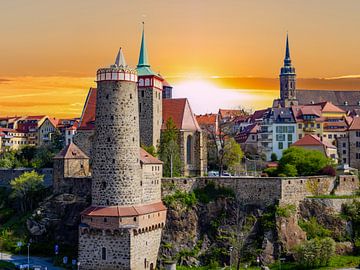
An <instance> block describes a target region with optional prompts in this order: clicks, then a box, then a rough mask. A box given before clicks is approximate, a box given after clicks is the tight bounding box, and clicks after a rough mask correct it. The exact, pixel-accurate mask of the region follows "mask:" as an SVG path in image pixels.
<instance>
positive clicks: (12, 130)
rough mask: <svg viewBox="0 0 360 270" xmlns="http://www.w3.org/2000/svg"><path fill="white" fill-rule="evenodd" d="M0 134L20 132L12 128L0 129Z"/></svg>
mask: <svg viewBox="0 0 360 270" xmlns="http://www.w3.org/2000/svg"><path fill="white" fill-rule="evenodd" d="M0 132H16V133H17V132H18V131H17V130H15V129H11V128H0Z"/></svg>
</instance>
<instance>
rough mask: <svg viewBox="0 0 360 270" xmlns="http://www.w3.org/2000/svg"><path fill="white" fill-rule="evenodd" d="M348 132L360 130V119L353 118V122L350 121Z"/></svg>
mask: <svg viewBox="0 0 360 270" xmlns="http://www.w3.org/2000/svg"><path fill="white" fill-rule="evenodd" d="M349 130H360V117H359V116H356V117H354V120H353V121H352V123H351V125H350V127H349Z"/></svg>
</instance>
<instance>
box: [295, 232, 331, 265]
mask: <svg viewBox="0 0 360 270" xmlns="http://www.w3.org/2000/svg"><path fill="white" fill-rule="evenodd" d="M334 254H335V241H334V240H333V239H331V238H329V237H327V238H324V239H319V238H315V239H312V240H310V241H307V242H305V243H304V244H302V245H300V246H298V247H297V248H296V250H295V254H294V255H295V260H296V262H297V263H298V264H300V265H301V266H302V267H303V268H304V269H314V268H317V267H320V266H327V265H329V261H330V258H331V257H332V256H334Z"/></svg>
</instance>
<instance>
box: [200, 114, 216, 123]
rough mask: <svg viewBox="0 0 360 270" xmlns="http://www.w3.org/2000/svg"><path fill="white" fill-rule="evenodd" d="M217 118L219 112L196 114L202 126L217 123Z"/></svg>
mask: <svg viewBox="0 0 360 270" xmlns="http://www.w3.org/2000/svg"><path fill="white" fill-rule="evenodd" d="M216 118H217V114H214V113H209V114H200V115H196V121H197V122H198V124H199V125H200V126H202V125H215V124H216Z"/></svg>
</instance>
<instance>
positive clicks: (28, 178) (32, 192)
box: [10, 171, 44, 212]
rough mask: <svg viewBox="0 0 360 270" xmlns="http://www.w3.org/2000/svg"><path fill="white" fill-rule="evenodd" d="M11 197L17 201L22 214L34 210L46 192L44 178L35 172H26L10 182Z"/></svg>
mask: <svg viewBox="0 0 360 270" xmlns="http://www.w3.org/2000/svg"><path fill="white" fill-rule="evenodd" d="M10 185H11V189H12V193H11V196H12V197H13V198H15V199H17V202H18V204H19V207H20V211H21V212H26V211H31V210H33V209H34V207H35V204H36V202H38V201H39V198H41V197H42V196H41V194H40V192H41V191H42V190H44V176H43V175H40V174H38V173H37V172H35V171H31V172H25V173H23V174H22V175H20V176H19V177H17V178H15V179H13V180H11V182H10Z"/></svg>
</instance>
